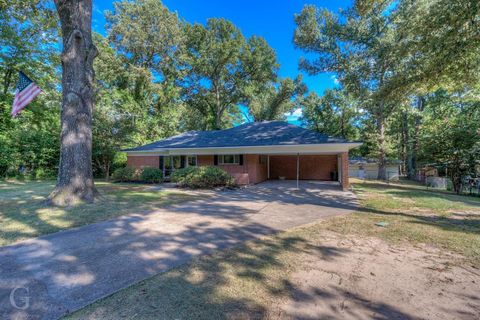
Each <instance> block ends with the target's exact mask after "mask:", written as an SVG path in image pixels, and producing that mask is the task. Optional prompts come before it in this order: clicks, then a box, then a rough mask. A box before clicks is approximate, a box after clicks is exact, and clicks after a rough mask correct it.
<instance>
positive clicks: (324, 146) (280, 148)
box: [125, 142, 362, 155]
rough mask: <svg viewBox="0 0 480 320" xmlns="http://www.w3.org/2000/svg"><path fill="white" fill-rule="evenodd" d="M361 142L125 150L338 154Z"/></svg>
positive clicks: (192, 152) (167, 153) (159, 152)
mask: <svg viewBox="0 0 480 320" xmlns="http://www.w3.org/2000/svg"><path fill="white" fill-rule="evenodd" d="M361 145H362V143H361V142H339V143H332V142H330V143H321V144H295V145H270V146H238V147H195V148H154V149H146V150H125V152H126V153H127V154H132V155H135V154H152V155H157V154H158V155H179V154H229V153H243V154H275V153H277V154H279V153H291V154H295V153H340V152H347V151H348V150H350V149H353V148H357V147H359V146H361Z"/></svg>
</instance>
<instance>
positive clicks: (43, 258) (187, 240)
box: [0, 181, 357, 319]
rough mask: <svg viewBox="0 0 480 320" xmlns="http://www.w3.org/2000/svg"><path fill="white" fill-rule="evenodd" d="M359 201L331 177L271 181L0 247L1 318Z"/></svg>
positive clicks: (95, 295)
mask: <svg viewBox="0 0 480 320" xmlns="http://www.w3.org/2000/svg"><path fill="white" fill-rule="evenodd" d="M356 206H357V203H356V198H355V196H354V195H353V194H352V193H350V192H342V191H341V190H340V187H339V186H338V184H336V183H327V182H301V184H300V190H296V188H295V182H294V181H268V182H265V183H262V184H258V185H256V186H250V187H247V188H244V189H239V190H233V191H224V192H215V193H213V194H212V196H211V197H208V198H207V197H206V198H205V199H203V200H196V201H191V202H185V203H181V204H177V205H172V206H169V207H166V208H163V209H161V210H157V211H154V212H148V213H141V214H130V215H126V216H122V217H119V218H116V219H113V220H108V221H104V222H100V223H95V224H91V225H87V226H83V227H80V228H76V229H70V230H67V231H63V232H58V233H54V234H50V235H47V236H43V237H39V238H36V239H32V240H28V241H24V242H21V243H18V244H16V245H12V246H6V247H0V316H1V318H2V319H10V318H13V319H24V318H25V319H26V318H28V319H56V318H59V317H61V316H62V315H64V314H66V313H68V312H72V311H74V310H76V309H79V308H81V307H83V306H86V305H88V304H90V303H92V302H94V301H95V300H97V299H99V298H102V297H104V296H106V295H109V294H111V293H113V292H115V291H117V290H119V289H122V288H124V287H127V286H129V285H131V284H133V283H135V282H138V281H140V280H142V279H145V278H147V277H150V276H152V275H155V274H157V273H160V272H164V271H166V270H168V269H170V268H172V267H175V266H178V265H180V264H183V263H185V262H188V261H189V260H190V259H191V258H192V257H194V256H198V255H203V254H207V253H209V252H212V251H213V250H218V249H224V248H228V247H232V246H235V245H237V244H239V243H241V242H243V241H246V240H250V239H254V238H258V237H261V236H263V235H267V234H272V233H274V232H278V231H281V230H285V229H288V228H292V227H296V226H299V225H302V224H306V223H311V222H314V221H316V220H319V219H323V218H326V217H330V216H334V215H341V214H346V213H348V212H351V211H352V210H354V209H355V208H356ZM14 305H16V307H15V306H14ZM22 309H24V310H22Z"/></svg>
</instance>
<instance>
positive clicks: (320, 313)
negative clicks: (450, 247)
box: [278, 233, 480, 319]
mask: <svg viewBox="0 0 480 320" xmlns="http://www.w3.org/2000/svg"><path fill="white" fill-rule="evenodd" d="M321 245H322V248H332V249H331V250H327V249H325V250H323V252H320V253H318V252H317V253H313V252H309V253H305V256H304V257H302V258H301V259H298V260H297V261H303V263H302V265H301V266H300V267H299V268H298V269H297V270H296V272H295V273H294V274H293V275H292V277H291V280H290V281H291V283H290V284H289V285H290V287H291V290H290V298H288V300H287V301H283V302H282V303H280V304H279V305H278V307H279V309H281V310H282V311H281V312H280V313H281V314H282V315H283V316H282V318H284V319H479V318H480V270H478V269H476V268H475V267H473V266H465V263H462V264H460V262H461V257H460V256H456V255H454V254H450V253H445V252H441V251H439V250H437V249H433V248H431V247H426V246H422V247H421V248H420V247H417V248H415V247H412V246H398V245H395V246H393V245H389V244H387V243H386V242H384V241H382V240H380V239H375V238H366V239H359V238H358V237H342V236H340V235H338V234H336V233H330V234H327V236H325V237H324V239H323V240H322V242H321Z"/></svg>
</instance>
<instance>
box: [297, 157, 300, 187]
mask: <svg viewBox="0 0 480 320" xmlns="http://www.w3.org/2000/svg"><path fill="white" fill-rule="evenodd" d="M299 177H300V154H299V153H297V189H298V178H299Z"/></svg>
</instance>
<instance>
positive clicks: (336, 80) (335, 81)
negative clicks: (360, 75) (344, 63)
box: [330, 75, 340, 85]
mask: <svg viewBox="0 0 480 320" xmlns="http://www.w3.org/2000/svg"><path fill="white" fill-rule="evenodd" d="M330 79H332V81H333V83H335V85H339V84H340V81H338V78H337V76H336V75H332V76H331V77H330Z"/></svg>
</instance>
